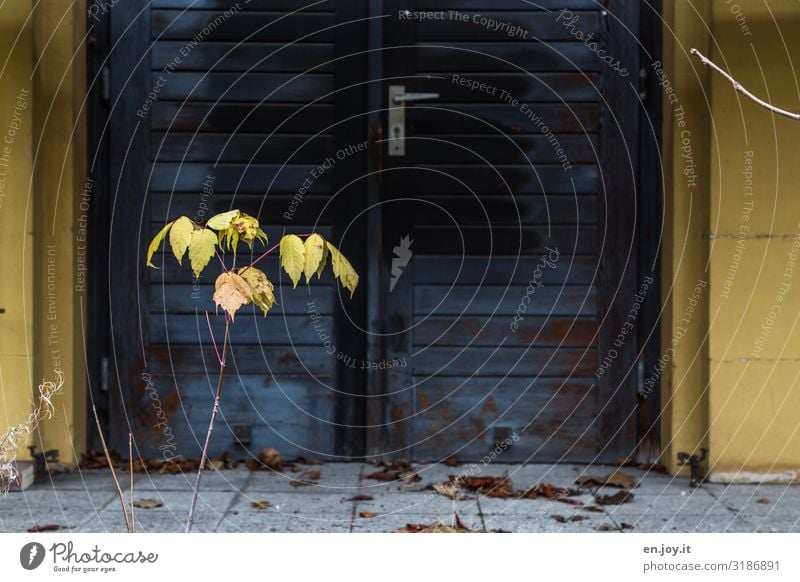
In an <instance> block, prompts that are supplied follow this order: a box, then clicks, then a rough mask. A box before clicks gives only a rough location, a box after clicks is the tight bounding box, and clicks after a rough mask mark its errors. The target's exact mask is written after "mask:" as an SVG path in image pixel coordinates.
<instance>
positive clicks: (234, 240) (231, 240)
mask: <svg viewBox="0 0 800 582" xmlns="http://www.w3.org/2000/svg"><path fill="white" fill-rule="evenodd" d="M225 232H226V233H227V235H226V239H227V240H226V242H225V245H226V246H227V247H228V250H229V251H233V254H234V255H235V254H236V247H238V246H239V233H238V232H236V229H235V228H233V227H230V228H229V229H228V230H226V231H225Z"/></svg>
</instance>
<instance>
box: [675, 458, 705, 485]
mask: <svg viewBox="0 0 800 582" xmlns="http://www.w3.org/2000/svg"><path fill="white" fill-rule="evenodd" d="M700 453H701V454H700V455H690V454H689V453H684V452H680V453H678V462H679V463H680V464H681V465H689V471H690V476H689V487H692V488H697V487H700V485H701V484H702V483H703V476H702V475H700V463H702V462H703V461H705V460H706V455H707V454H708V449H700Z"/></svg>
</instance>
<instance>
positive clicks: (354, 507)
mask: <svg viewBox="0 0 800 582" xmlns="http://www.w3.org/2000/svg"><path fill="white" fill-rule="evenodd" d="M366 466H367V465H365V464H363V463H362V464H361V467H359V469H358V479H356V491H359V490H360V489H361V482H362V480H363V478H364V469H365V468H366ZM356 495H358V493H356V494H354V495H353V501H351V502H350V503H351V504H352V509H351V510H350V527H349V529H348V530H347V533H353V530H354V529H355V527H356V511H357V510H358V501H356V499H355V497H356Z"/></svg>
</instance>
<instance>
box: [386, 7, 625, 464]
mask: <svg viewBox="0 0 800 582" xmlns="http://www.w3.org/2000/svg"><path fill="white" fill-rule="evenodd" d="M411 4H413V6H412V5H410V4H409V3H408V2H400V1H399V0H398V1H392V0H389V1H387V2H386V3H385V6H386V8H387V10H386V12H387V13H388V15H389V16H388V17H387V18H386V20H385V22H384V39H385V42H386V46H385V47H384V74H385V75H386V76H387V77H389V78H402V80H403V81H402V84H403V85H404V87H405V91H406V92H412V93H413V92H427V93H437V94H438V98H437V99H433V100H426V101H423V102H410V103H407V104H406V106H405V119H406V128H405V139H404V142H405V154H404V155H403V156H400V157H396V156H389V155H387V153H386V149H385V150H384V158H383V159H384V170H383V174H382V179H383V207H384V216H383V238H382V247H383V261H384V263H383V264H384V269H385V273H384V275H383V279H382V282H383V285H384V297H385V302H386V313H385V318H384V320H383V327H382V331H383V332H384V333H385V335H386V338H385V350H386V354H387V358H388V359H390V360H396V359H398V358H403V357H404V356H405V357H406V359H404V360H402V361H403V362H406V363H407V366H405V367H402V368H398V369H392V370H389V371H388V372H387V374H386V382H387V384H386V388H385V390H386V393H387V394H388V395H389V396H387V397H386V399H385V402H384V406H386V411H385V413H384V418H386V419H387V427H388V428H387V429H386V437H385V438H384V439H383V442H385V443H387V446H385V447H384V450H385V451H389V452H390V453H391V454H393V455H395V456H403V455H406V456H412V457H414V458H418V459H422V458H425V459H430V460H441V459H444V458H446V457H447V456H448V455H449V454H452V453H455V454H457V455H458V457H459V458H460V459H476V460H477V459H479V458H481V457H483V456H484V455H486V454H487V453H488V452H489V451H491V450H492V449H493V448H494V445H495V443H496V441H497V440H498V439H499V438H500V437H501V436H502V435H505V436H508V435H509V434H514V435H515V436H516V437H518V438H517V439H516V440H515V441H514V444H513V445H512V447H511V448H510V449H509V450H508V451H506V452H504V453H503V460H504V461H531V460H534V461H559V460H571V461H598V460H606V461H608V460H611V459H612V458H616V457H617V456H622V455H624V454H627V453H629V452H631V450H632V448H633V447H634V446H635V438H634V433H633V430H632V427H633V423H632V420H633V415H631V414H630V413H631V411H632V410H634V409H635V406H636V392H635V386H634V385H633V381H632V378H631V375H630V374H627V373H626V370H630V367H631V366H632V364H633V361H634V356H633V354H634V353H635V349H636V340H635V339H632V340H631V341H630V342H629V343H628V344H627V345H626V346H625V347H624V349H619V350H618V352H617V353H618V359H617V360H616V361H615V362H614V366H613V368H614V370H613V371H611V372H609V371H605V374H599V373H598V368H599V366H600V360H601V357H603V356H605V355H606V354H608V353H609V349H610V348H611V347H612V345H611V342H612V341H613V339H614V338H615V336H616V335H617V333H618V331H619V326H620V325H621V320H620V316H621V314H622V311H623V310H624V309H625V302H626V301H628V300H629V299H630V298H632V297H633V293H632V292H631V289H632V286H631V283H632V282H633V281H635V279H636V261H635V258H634V259H633V260H630V257H631V256H633V257H635V256H636V244H635V240H636V239H635V227H634V222H633V220H632V218H633V216H634V215H635V212H636V209H635V206H636V195H635V192H636V190H635V180H634V177H635V176H636V169H635V161H633V162H631V159H628V160H626V159H625V153H626V152H627V151H630V150H631V149H633V150H635V149H636V147H637V145H636V144H637V141H636V135H637V134H636V131H637V129H636V128H637V121H636V119H637V117H636V116H637V115H638V114H637V107H638V94H637V92H636V90H635V87H633V86H632V85H630V83H628V81H627V80H626V79H624V78H623V76H621V75H619V74H618V73H617V72H616V71H614V70H613V69H611V68H609V67H607V66H606V65H605V64H604V63H602V62H601V61H600V60H599V59H598V58H597V55H596V54H594V53H592V52H591V51H589V50H588V48H587V47H586V46H585V45H584V44H583V43H579V42H576V39H575V38H574V37H573V36H572V34H571V31H570V29H569V28H568V27H565V26H564V25H563V24H562V23H561V22H559V21H558V8H568V9H570V10H574V11H576V14H579V16H580V23H581V26H580V28H581V30H582V31H583V32H584V34H587V33H592V34H593V35H594V37H595V38H596V39H597V42H598V43H600V44H601V45H602V47H603V48H604V49H606V50H607V51H609V52H610V54H615V55H617V56H619V58H621V59H623V60H624V62H625V63H626V65H627V66H628V70H638V65H637V54H638V53H637V51H636V48H635V36H632V35H631V33H633V35H635V33H636V30H637V26H638V12H637V9H636V7H635V6H632V4H633V3H624V2H613V1H612V2H610V3H608V4H609V5H608V7H607V8H608V10H610V11H611V12H612V13H613V15H614V18H609V17H608V16H607V14H606V13H604V12H602V10H603V9H602V8H601V7H599V6H598V5H597V4H596V3H591V2H580V1H576V2H572V3H569V2H565V3H558V6H549V5H548V6H544V5H542V6H533V5H529V6H526V5H525V4H524V3H519V2H499V3H496V2H491V3H490V2H482V1H480V0H464V1H459V0H451V1H448V2H445V3H444V4H442V3H435V6H434V4H433V3H431V2H428V1H427V0H418V1H417V2H415V3H411ZM536 4H542V3H536ZM403 9H408V10H415V9H416V10H426V9H430V10H453V11H455V12H456V13H457V14H458V17H454V16H452V15H450V16H447V15H445V17H443V18H441V19H437V20H434V19H430V20H428V19H426V20H422V21H420V22H413V21H410V20H406V19H403V18H401V17H400V12H399V11H401V10H403ZM481 19H491V20H493V21H495V22H498V23H506V24H507V27H506V28H502V27H500V28H497V29H492V27H487V26H481V25H480V21H481ZM508 26H517V27H519V29H520V30H523V31H526V32H527V35H524V34H521V33H520V34H516V35H509V34H508V30H509V29H508ZM526 36H527V37H526ZM394 82H395V81H392V83H394ZM396 82H397V83H400V81H396ZM387 84H388V83H387ZM384 99H386V97H384ZM388 105H390V104H389V103H387V102H386V101H384V106H388ZM403 241H406V242H405V243H404V242H403ZM408 241H411V242H410V244H409V242H408ZM409 248H410V251H409V252H410V255H409V252H407V249H409ZM623 249H625V250H623ZM403 255H405V256H403ZM626 257H627V262H626ZM376 442H381V441H380V439H376ZM374 452H376V453H378V454H379V453H380V452H381V451H380V450H375V451H374Z"/></svg>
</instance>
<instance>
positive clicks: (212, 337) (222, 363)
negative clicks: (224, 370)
mask: <svg viewBox="0 0 800 582" xmlns="http://www.w3.org/2000/svg"><path fill="white" fill-rule="evenodd" d="M226 319H227V318H226ZM206 323H208V334H209V335H210V336H211V344H212V345H213V346H214V353H215V354H217V362H219V365H220V366H221V367H225V362H223V361H222V357H220V355H219V350H218V349H217V340H215V339H214V331H213V330H212V329H211V319H210V318H209V317H208V310H206Z"/></svg>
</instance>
